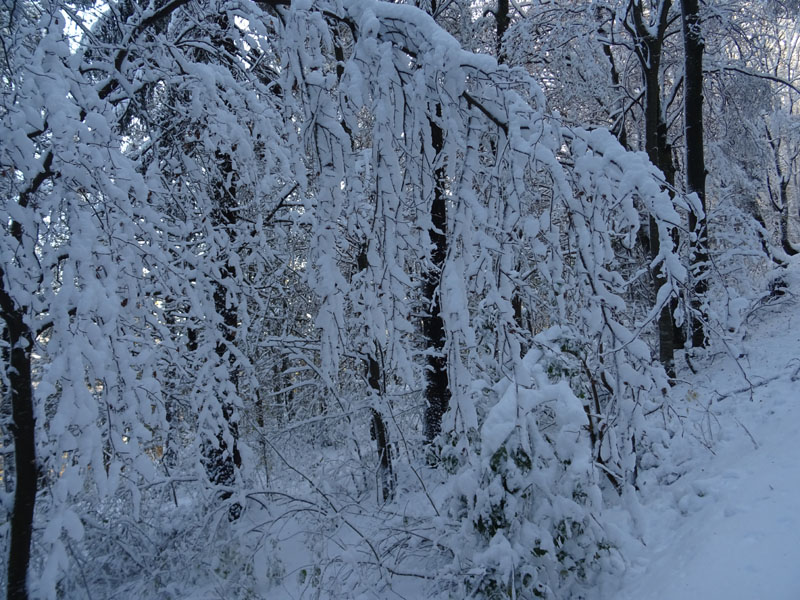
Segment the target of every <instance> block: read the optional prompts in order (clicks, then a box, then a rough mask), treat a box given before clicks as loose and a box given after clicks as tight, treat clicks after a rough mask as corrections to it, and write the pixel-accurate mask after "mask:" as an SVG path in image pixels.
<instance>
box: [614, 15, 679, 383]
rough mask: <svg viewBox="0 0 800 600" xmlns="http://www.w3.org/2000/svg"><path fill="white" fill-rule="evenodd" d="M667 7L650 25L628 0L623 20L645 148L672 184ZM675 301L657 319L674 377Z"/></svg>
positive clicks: (658, 277) (654, 244)
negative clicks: (664, 75) (665, 77)
mask: <svg viewBox="0 0 800 600" xmlns="http://www.w3.org/2000/svg"><path fill="white" fill-rule="evenodd" d="M670 6H671V2H670V0H666V1H665V2H664V3H663V4H661V5H660V6H659V8H660V12H659V13H658V14H657V15H656V19H655V24H654V25H655V26H654V27H652V28H651V27H648V26H647V25H646V24H645V22H644V19H645V15H644V9H643V7H642V4H641V3H640V2H635V1H634V0H631V1H630V2H629V4H628V14H629V15H630V17H631V20H632V23H630V22H629V21H627V20H626V28H627V29H628V31H629V33H630V34H631V35H632V37H633V38H634V40H635V42H636V56H637V58H638V59H639V64H640V67H641V69H642V76H643V80H644V86H645V90H644V91H645V94H644V125H645V151H646V152H647V156H648V157H649V158H650V162H652V163H653V164H654V165H655V166H656V167H658V168H659V169H661V172H662V173H664V178H665V180H666V182H667V184H668V185H670V186H673V185H674V183H675V165H674V163H673V161H672V147H671V146H670V144H669V141H668V139H667V123H666V121H665V118H664V113H663V109H662V106H661V52H662V49H663V44H664V36H665V34H666V29H667V23H668V20H667V15H668V13H669V9H670ZM649 223H650V228H649V229H650V233H649V236H648V243H649V248H648V249H647V250H648V251H649V254H650V256H651V258H655V257H656V256H657V255H658V252H659V247H660V244H661V240H660V239H659V233H658V227H657V225H656V222H655V219H654V218H653V217H650V220H649ZM653 280H654V285H655V291H656V294H657V293H658V290H659V289H660V288H661V287H662V286H663V285H664V284H665V283H666V279H665V277H664V276H663V275H662V274H661V272H660V270H659V269H658V268H656V269H655V270H654V272H653ZM676 303H677V302H676V301H672V302H669V303H667V304H666V305H665V306H664V307H663V308H662V309H661V313H660V314H659V318H658V341H659V353H658V356H659V361H660V362H661V364H662V365H663V366H664V369H665V370H666V372H667V375H668V376H669V377H670V378H674V377H675V345H676V344H675V341H676V339H679V338H680V335H679V333H678V332H676V328H675V323H674V319H673V311H674V309H675V307H676Z"/></svg>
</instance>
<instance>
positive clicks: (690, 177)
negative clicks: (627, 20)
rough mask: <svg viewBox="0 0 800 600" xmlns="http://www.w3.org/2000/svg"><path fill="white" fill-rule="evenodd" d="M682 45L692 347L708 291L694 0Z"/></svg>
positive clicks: (684, 10) (703, 341)
mask: <svg viewBox="0 0 800 600" xmlns="http://www.w3.org/2000/svg"><path fill="white" fill-rule="evenodd" d="M681 16H682V22H683V47H684V75H683V98H684V114H683V118H684V123H685V128H686V191H687V192H688V193H690V194H691V193H694V194H697V197H698V199H699V200H700V207H701V211H700V213H697V212H695V211H694V210H692V211H691V212H690V213H689V229H690V231H692V232H694V234H695V239H694V241H693V242H692V258H691V261H692V264H691V267H692V276H693V279H694V286H693V287H694V289H693V295H692V300H691V307H692V317H691V332H692V346H693V347H694V348H704V347H705V346H706V345H707V343H708V340H707V338H706V331H705V322H706V320H707V318H706V317H707V316H706V314H705V308H704V306H705V296H706V293H707V291H708V283H707V281H706V272H707V269H708V232H707V223H706V166H705V156H704V152H703V52H704V49H705V45H704V42H703V36H702V30H701V27H700V7H699V2H698V0H681Z"/></svg>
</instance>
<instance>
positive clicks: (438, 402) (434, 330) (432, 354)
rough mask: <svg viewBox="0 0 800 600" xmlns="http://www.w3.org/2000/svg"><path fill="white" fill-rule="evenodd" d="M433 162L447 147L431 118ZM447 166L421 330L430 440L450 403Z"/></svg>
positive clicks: (439, 179) (436, 196) (438, 178)
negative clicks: (445, 289)
mask: <svg viewBox="0 0 800 600" xmlns="http://www.w3.org/2000/svg"><path fill="white" fill-rule="evenodd" d="M436 112H437V115H436V116H437V117H438V116H441V106H439V105H437V106H436ZM429 123H430V129H431V145H432V146H433V150H434V156H433V159H432V160H433V161H434V164H436V161H438V160H439V159H440V157H441V153H442V151H443V149H444V132H443V131H442V129H441V127H439V125H438V124H437V123H436V121H435V120H434V119H433V118H431V119H429ZM445 179H446V176H445V170H444V165H439V166H438V167H437V168H436V170H435V172H434V189H433V202H432V203H431V225H432V228H431V229H430V231H429V232H428V235H429V237H430V240H431V245H432V249H431V257H430V262H431V265H430V267H429V269H428V272H427V273H426V274H425V280H424V284H423V288H422V297H423V301H424V302H425V307H424V308H425V313H426V314H425V317H423V319H422V332H423V337H424V341H425V345H426V347H427V350H428V365H427V366H428V369H427V373H426V379H427V383H426V386H425V399H426V400H427V404H428V406H427V408H426V410H425V425H424V427H425V439H426V440H427V441H428V442H429V443H430V442H432V441H433V440H434V439H435V438H436V436H438V435H439V433H441V431H442V416H443V415H444V413H445V411H447V407H448V405H449V404H450V396H451V393H450V384H449V377H448V369H447V356H446V355H445V353H444V347H445V330H444V321H443V319H442V307H441V304H440V302H441V294H440V286H441V280H442V268H443V267H444V261H445V258H446V256H447V200H446V197H445V196H446V195H445V183H446V182H445Z"/></svg>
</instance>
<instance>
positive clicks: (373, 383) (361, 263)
mask: <svg viewBox="0 0 800 600" xmlns="http://www.w3.org/2000/svg"><path fill="white" fill-rule="evenodd" d="M367 249H368V245H367V244H364V245H363V246H362V247H361V250H360V252H359V253H358V259H357V263H358V270H359V271H363V270H365V269H367V268H368V267H369V262H368V259H367ZM375 352H376V353H377V352H378V349H377V348H376V349H375ZM366 362H367V383H369V387H370V389H371V390H372V392H373V393H374V394H375V396H376V397H381V396H383V395H384V391H385V389H384V386H383V385H382V379H383V377H382V369H381V366H380V364H378V360H377V359H376V357H375V356H374V355H372V354H370V355H368V356H367V361H366ZM370 410H371V412H372V423H371V426H370V430H371V432H372V437H373V438H374V439H375V444H376V446H377V450H378V475H379V481H380V486H381V497H382V498H383V501H384V502H388V501H389V500H391V499H392V498H394V488H395V485H394V484H395V479H394V471H393V469H392V451H391V446H390V444H389V430H388V428H387V427H386V422H385V421H384V419H383V415H382V414H381V413H380V411H379V410H378V409H376V408H374V407H373V408H371V409H370Z"/></svg>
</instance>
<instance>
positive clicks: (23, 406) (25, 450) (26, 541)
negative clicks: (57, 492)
mask: <svg viewBox="0 0 800 600" xmlns="http://www.w3.org/2000/svg"><path fill="white" fill-rule="evenodd" d="M4 279H5V273H4V272H3V268H2V266H0V314H2V317H3V320H4V321H5V332H4V333H5V341H6V342H7V343H8V350H7V351H6V356H5V361H4V362H5V365H4V366H5V369H6V376H7V377H8V384H9V392H10V396H11V411H12V417H13V424H12V426H11V432H12V437H13V439H14V458H15V471H16V473H15V475H16V486H15V489H14V508H13V509H12V512H11V541H10V544H9V553H8V573H7V577H8V579H7V598H8V600H27V598H28V585H27V580H28V566H29V564H30V558H31V536H32V533H33V512H34V507H35V504H36V479H37V468H36V444H35V439H34V434H35V425H36V423H35V418H34V411H33V386H32V384H31V349H32V348H33V334H32V332H31V330H30V328H29V327H28V325H27V324H26V323H25V319H24V315H25V311H24V310H22V309H20V308H18V307H17V306H16V305H15V304H14V301H13V300H12V298H11V295H10V294H9V293H8V291H7V290H6V289H5V282H4Z"/></svg>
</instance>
